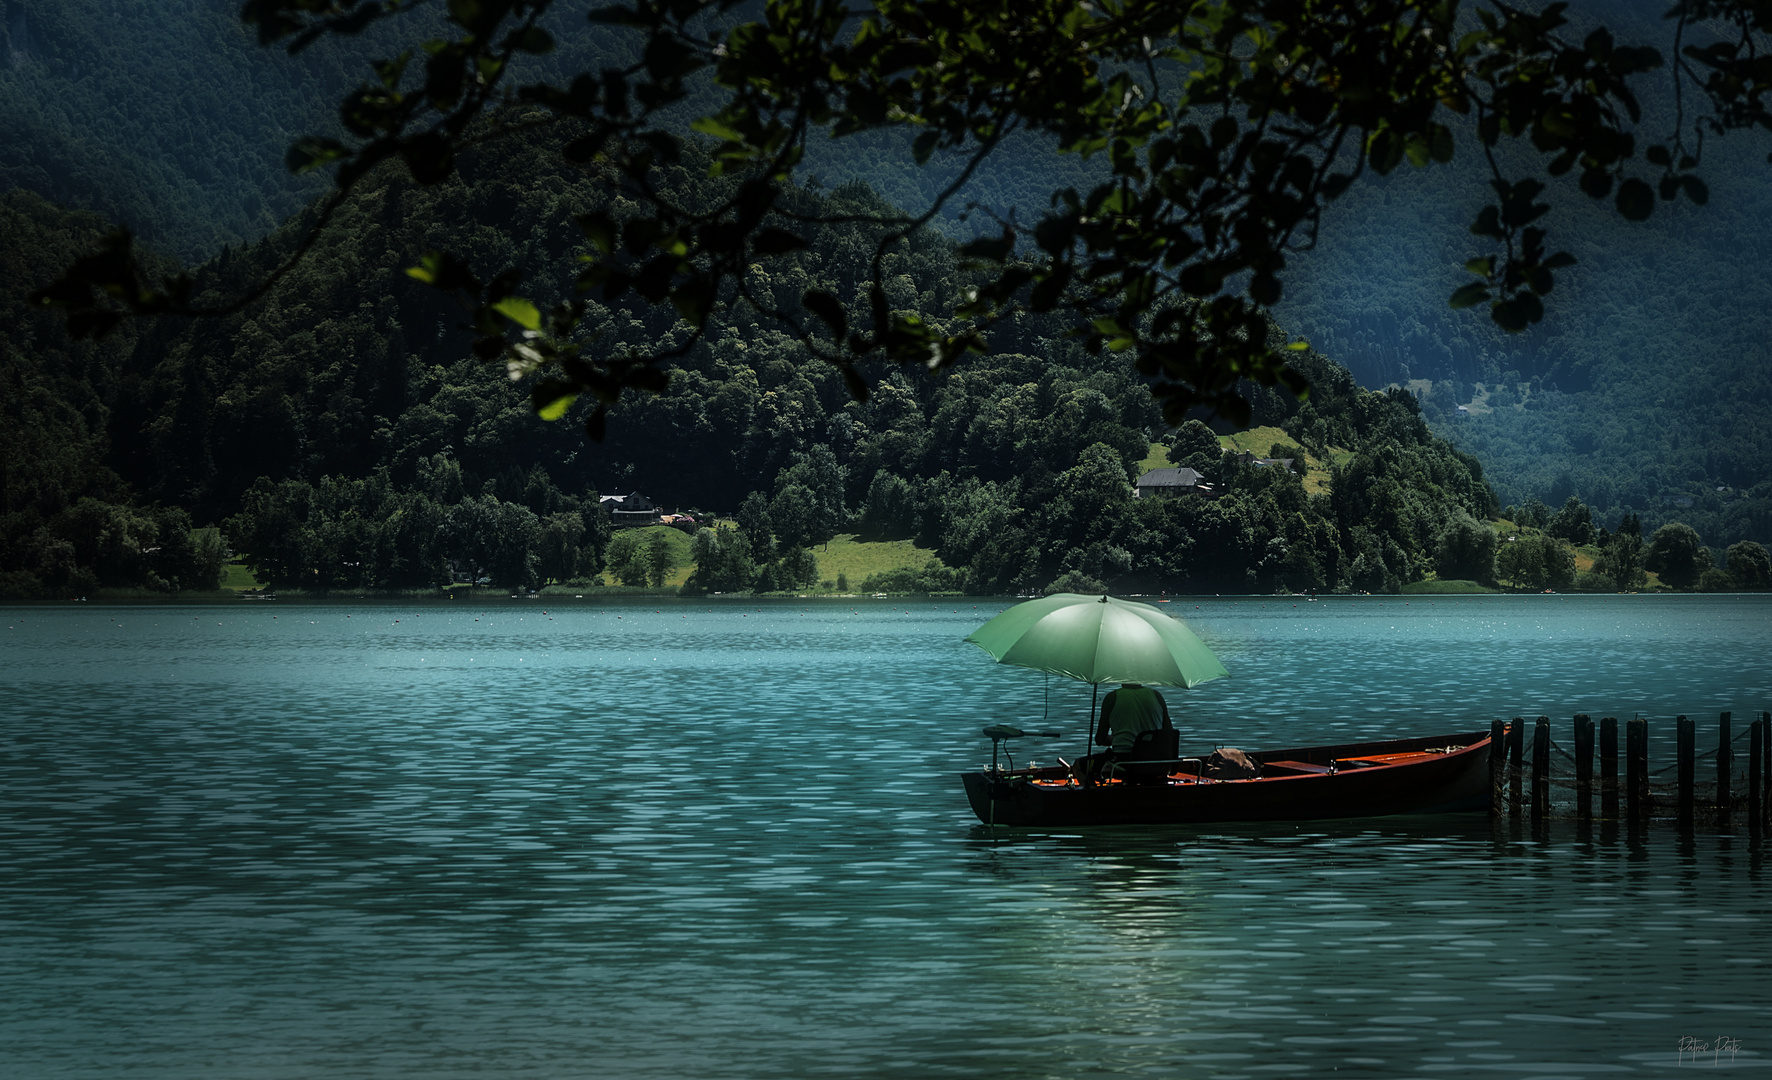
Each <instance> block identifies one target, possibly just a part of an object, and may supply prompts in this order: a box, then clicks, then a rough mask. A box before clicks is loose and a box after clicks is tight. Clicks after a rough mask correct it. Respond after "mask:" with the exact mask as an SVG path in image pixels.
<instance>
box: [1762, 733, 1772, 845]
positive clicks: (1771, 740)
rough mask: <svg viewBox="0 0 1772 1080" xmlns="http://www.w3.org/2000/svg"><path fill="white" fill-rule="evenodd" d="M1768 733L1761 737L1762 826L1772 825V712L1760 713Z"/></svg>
mask: <svg viewBox="0 0 1772 1080" xmlns="http://www.w3.org/2000/svg"><path fill="white" fill-rule="evenodd" d="M1760 726H1761V727H1762V728H1764V729H1765V731H1766V734H1765V735H1764V736H1763V737H1761V739H1760V753H1761V754H1763V755H1764V756H1763V757H1761V758H1760V827H1761V828H1765V827H1766V826H1768V825H1772V712H1763V713H1761V714H1760Z"/></svg>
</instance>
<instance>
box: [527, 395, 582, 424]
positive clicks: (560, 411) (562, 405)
mask: <svg viewBox="0 0 1772 1080" xmlns="http://www.w3.org/2000/svg"><path fill="white" fill-rule="evenodd" d="M577 400H578V395H577V394H566V395H565V396H563V397H557V398H555V399H554V400H553V401H550V402H549V403H548V404H546V405H543V406H542V407H541V408H539V409H537V410H535V415H537V416H539V417H541V418H542V419H543V420H558V419H560V418H561V417H562V416H565V415H566V410H567V409H570V408H572V403H573V402H575V401H577Z"/></svg>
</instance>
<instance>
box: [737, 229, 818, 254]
mask: <svg viewBox="0 0 1772 1080" xmlns="http://www.w3.org/2000/svg"><path fill="white" fill-rule="evenodd" d="M807 246H808V245H807V243H806V238H805V237H802V236H795V235H794V234H793V233H791V232H788V231H787V230H786V229H777V228H774V227H770V228H767V229H763V230H761V231H760V232H758V233H757V235H756V236H754V237H752V238H751V251H752V252H753V253H754V254H757V255H783V254H786V253H787V252H790V251H798V250H800V249H801V248H803V247H807Z"/></svg>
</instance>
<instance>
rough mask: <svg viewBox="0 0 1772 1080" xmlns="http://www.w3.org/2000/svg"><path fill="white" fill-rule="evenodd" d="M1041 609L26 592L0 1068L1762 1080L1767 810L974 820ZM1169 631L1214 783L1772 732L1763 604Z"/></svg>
mask: <svg viewBox="0 0 1772 1080" xmlns="http://www.w3.org/2000/svg"><path fill="white" fill-rule="evenodd" d="M1008 603H1009V601H1001V600H993V601H978V600H976V599H975V598H966V599H964V600H959V599H953V600H941V601H933V600H932V601H902V600H859V599H858V600H854V601H830V600H819V601H777V602H760V601H745V600H742V599H727V598H719V599H715V600H708V601H693V602H692V601H648V602H632V603H615V602H610V601H599V600H597V599H595V598H594V597H587V598H586V599H583V600H559V599H554V598H550V599H548V600H545V601H534V600H528V601H519V600H510V599H506V598H503V597H500V598H496V599H476V600H468V599H466V598H462V599H458V600H456V601H454V602H448V601H440V602H411V603H376V602H357V603H343V602H341V603H331V604H319V603H315V604H297V603H288V602H284V601H275V602H236V603H233V604H231V605H218V604H208V605H115V606H101V605H98V604H76V605H63V606H54V607H50V606H31V607H7V608H0V635H3V636H0V988H3V989H0V1077H7V1078H14V1077H16V1078H20V1080H34V1078H39V1077H43V1078H60V1077H82V1078H84V1077H95V1078H96V1077H107V1078H108V1077H119V1076H127V1077H132V1078H137V1077H145V1078H169V1080H170V1078H261V1077H264V1078H273V1077H274V1078H285V1077H287V1078H307V1077H326V1078H335V1080H350V1078H384V1077H387V1078H392V1077H427V1078H454V1077H522V1078H543V1077H547V1078H554V1077H563V1078H577V1077H587V1078H603V1077H608V1078H626V1077H639V1078H653V1077H659V1078H663V1077H697V1078H703V1077H708V1078H717V1077H740V1078H753V1077H754V1078H765V1077H770V1078H773V1077H830V1076H835V1077H1076V1076H1146V1075H1148V1076H1161V1077H1202V1078H1205V1077H1214V1078H1217V1077H1224V1078H1228V1077H1270V1076H1300V1077H1305V1076H1312V1077H1314V1076H1325V1075H1335V1076H1373V1077H1393V1076H1463V1075H1485V1076H1497V1077H1513V1078H1526V1077H1613V1076H1643V1075H1654V1076H1664V1075H1665V1076H1676V1075H1686V1074H1687V1073H1688V1072H1689V1071H1690V1070H1692V1069H1695V1068H1702V1069H1706V1070H1724V1071H1729V1070H1734V1071H1748V1072H1752V1073H1754V1074H1756V1075H1764V1074H1765V1073H1766V1072H1767V1070H1768V1069H1769V1068H1772V890H1769V886H1772V878H1769V873H1768V869H1769V868H1768V858H1767V855H1768V852H1767V848H1766V847H1765V846H1764V844H1763V843H1762V842H1761V841H1760V840H1758V839H1752V840H1750V838H1749V836H1748V832H1747V829H1746V826H1745V825H1744V824H1740V823H1738V824H1737V825H1736V828H1735V831H1734V832H1732V833H1719V832H1718V831H1717V830H1716V829H1715V828H1711V829H1703V828H1701V829H1700V830H1698V831H1697V832H1696V833H1693V834H1689V835H1681V834H1680V833H1679V832H1677V831H1676V830H1675V829H1674V828H1672V827H1671V826H1661V825H1657V826H1654V827H1652V828H1650V829H1649V830H1648V831H1647V832H1646V833H1644V834H1642V835H1640V836H1630V835H1624V836H1621V835H1619V834H1618V832H1617V830H1613V829H1600V828H1592V829H1585V828H1581V827H1578V826H1577V824H1576V823H1575V822H1573V821H1566V820H1559V821H1554V822H1552V823H1551V824H1550V826H1549V828H1548V829H1544V830H1537V831H1535V830H1534V829H1533V828H1532V827H1531V826H1530V825H1529V824H1526V825H1522V824H1521V823H1520V822H1519V821H1517V820H1514V821H1510V820H1507V819H1505V818H1504V819H1501V820H1499V821H1491V819H1490V818H1488V817H1487V816H1485V815H1449V816H1440V817H1409V818H1385V819H1368V820H1361V821H1341V822H1310V823H1299V824H1293V823H1284V824H1268V825H1249V826H1238V825H1213V826H1204V827H1197V828H1165V829H1106V830H1072V831H1070V832H1065V833H1041V832H1031V831H1024V830H1010V829H997V830H994V831H993V830H990V829H987V828H985V827H983V826H981V825H980V824H979V823H978V821H977V820H976V819H975V818H974V817H973V815H972V814H971V812H970V810H969V809H968V808H967V805H966V800H965V797H964V795H963V793H962V791H961V788H960V783H959V778H958V774H959V773H960V772H961V771H962V770H964V769H969V768H976V767H978V766H979V765H980V764H981V763H984V762H986V761H988V760H989V758H990V743H989V742H988V740H986V739H984V738H983V737H982V736H981V735H980V728H982V727H983V726H985V725H987V724H991V723H999V722H1007V723H1015V724H1023V725H1026V726H1030V727H1040V726H1051V727H1054V728H1060V729H1062V730H1065V731H1067V732H1074V733H1075V738H1074V739H1067V740H1065V741H1064V742H1063V743H1060V744H1057V745H1054V744H1052V743H1044V742H1038V741H1034V740H1023V741H1020V742H1018V743H1017V744H1016V747H1017V754H1018V757H1019V756H1020V755H1021V754H1023V753H1026V754H1032V755H1033V756H1035V757H1036V758H1038V759H1041V760H1046V761H1050V760H1051V759H1052V758H1053V757H1055V756H1057V755H1060V754H1062V755H1063V756H1065V757H1067V758H1068V757H1072V756H1074V755H1075V754H1077V753H1080V752H1081V750H1082V743H1083V740H1084V731H1085V726H1086V718H1087V712H1088V707H1089V689H1088V688H1087V687H1086V686H1081V685H1079V684H1075V683H1069V682H1061V681H1057V680H1050V681H1049V680H1047V679H1046V678H1044V677H1043V676H1041V675H1039V674H1037V673H1033V672H1027V671H1022V670H1018V669H1013V668H1007V667H1001V666H998V665H995V664H993V663H991V662H990V660H989V658H988V657H986V656H985V655H984V654H983V653H982V652H981V651H979V650H978V649H976V648H974V647H973V646H970V645H967V644H964V643H963V642H962V641H961V639H962V638H963V637H964V636H965V635H966V634H967V633H968V632H970V631H971V630H972V629H973V628H974V627H976V626H978V625H979V624H980V623H981V622H983V621H984V620H985V619H987V618H989V617H990V616H992V615H995V614H997V613H998V612H999V611H1002V610H1003V609H1004V608H1005V607H1006V606H1007V605H1008ZM1163 609H1164V610H1166V611H1170V612H1171V613H1173V614H1176V615H1179V616H1182V617H1183V618H1185V619H1186V620H1187V621H1188V623H1189V625H1190V626H1192V627H1193V628H1194V629H1195V630H1196V631H1197V632H1198V633H1199V634H1200V636H1201V637H1202V638H1203V639H1204V640H1205V641H1206V642H1207V643H1208V644H1209V645H1210V646H1211V647H1212V648H1213V649H1214V650H1215V651H1216V652H1217V653H1218V655H1219V657H1220V658H1221V659H1222V660H1223V661H1224V663H1225V666H1226V667H1227V668H1228V669H1229V670H1230V672H1231V677H1230V678H1228V679H1223V680H1219V681H1217V682H1214V683H1210V684H1207V685H1205V686H1202V687H1200V688H1198V689H1196V690H1194V691H1191V692H1189V691H1179V690H1178V691H1172V692H1169V693H1168V698H1169V701H1170V704H1171V707H1172V710H1173V711H1174V713H1175V715H1176V718H1177V721H1178V723H1179V725H1180V726H1181V727H1182V728H1183V749H1184V751H1193V750H1198V749H1210V748H1211V747H1212V746H1213V745H1217V744H1228V745H1238V746H1244V747H1248V748H1251V749H1260V748H1262V747H1264V746H1276V745H1298V744H1301V743H1314V742H1348V741H1355V740H1357V739H1362V738H1367V737H1372V738H1382V737H1388V736H1404V735H1416V734H1422V735H1427V734H1437V733H1451V732H1457V731H1473V730H1478V729H1485V728H1487V726H1488V724H1489V722H1490V721H1491V720H1493V719H1507V718H1511V717H1514V716H1526V717H1535V716H1538V715H1540V714H1543V715H1548V716H1550V717H1552V718H1553V719H1554V720H1555V721H1556V725H1557V726H1556V727H1555V729H1554V731H1555V733H1556V737H1557V738H1558V739H1559V741H1561V742H1564V743H1567V742H1568V741H1569V739H1568V727H1569V718H1570V717H1571V716H1572V715H1573V714H1575V713H1577V712H1586V713H1591V714H1592V715H1593V716H1595V717H1599V716H1602V715H1613V716H1618V717H1621V718H1629V717H1632V716H1636V715H1642V716H1646V717H1649V718H1650V725H1651V755H1652V761H1651V766H1650V767H1651V769H1662V768H1664V767H1665V766H1667V765H1668V764H1669V763H1671V761H1672V745H1673V743H1672V740H1673V723H1672V720H1671V718H1672V717H1673V716H1674V715H1675V714H1676V713H1684V714H1688V715H1690V716H1693V717H1695V718H1697V719H1698V721H1699V733H1700V734H1699V741H1700V747H1701V748H1703V749H1708V748H1710V747H1711V746H1713V745H1714V743H1715V737H1716V719H1717V714H1718V713H1719V712H1721V711H1724V710H1729V711H1732V712H1733V713H1734V716H1735V730H1736V732H1737V733H1738V734H1739V733H1742V732H1744V731H1745V730H1746V723H1747V720H1748V719H1749V718H1751V717H1753V716H1757V715H1759V714H1760V712H1761V711H1762V710H1767V709H1772V598H1766V597H1751V596H1720V597H1707V596H1670V597H1651V596H1601V597H1572V596H1528V597H1506V596H1493V597H1410V598H1401V597H1394V598H1393V597H1384V598H1329V599H1324V600H1321V601H1317V602H1310V601H1305V600H1302V599H1295V598H1278V597H1270V598H1234V599H1232V598H1224V599H1218V598H1204V599H1202V598H1176V599H1175V601H1174V602H1173V603H1170V604H1166V605H1163ZM1745 745H1746V744H1745V741H1743V742H1742V743H1741V744H1740V745H1739V746H1738V748H1737V753H1738V757H1740V758H1745V756H1746V755H1745ZM1743 766H1745V763H1743ZM1701 768H1702V765H1701Z"/></svg>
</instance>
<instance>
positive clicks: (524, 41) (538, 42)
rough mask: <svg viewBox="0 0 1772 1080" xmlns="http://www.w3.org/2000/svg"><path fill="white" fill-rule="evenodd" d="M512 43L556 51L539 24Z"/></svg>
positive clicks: (527, 49) (535, 50)
mask: <svg viewBox="0 0 1772 1080" xmlns="http://www.w3.org/2000/svg"><path fill="white" fill-rule="evenodd" d="M512 44H513V45H514V46H515V47H516V48H517V50H518V51H519V52H526V53H531V54H533V55H536V56H540V55H541V54H542V53H549V52H553V51H554V35H552V34H550V33H548V32H547V31H546V30H543V29H542V28H541V27H539V26H532V27H530V28H529V29H527V30H525V31H523V33H522V35H521V36H520V37H518V38H517V40H516V41H514V42H512ZM544 419H546V418H544Z"/></svg>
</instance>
